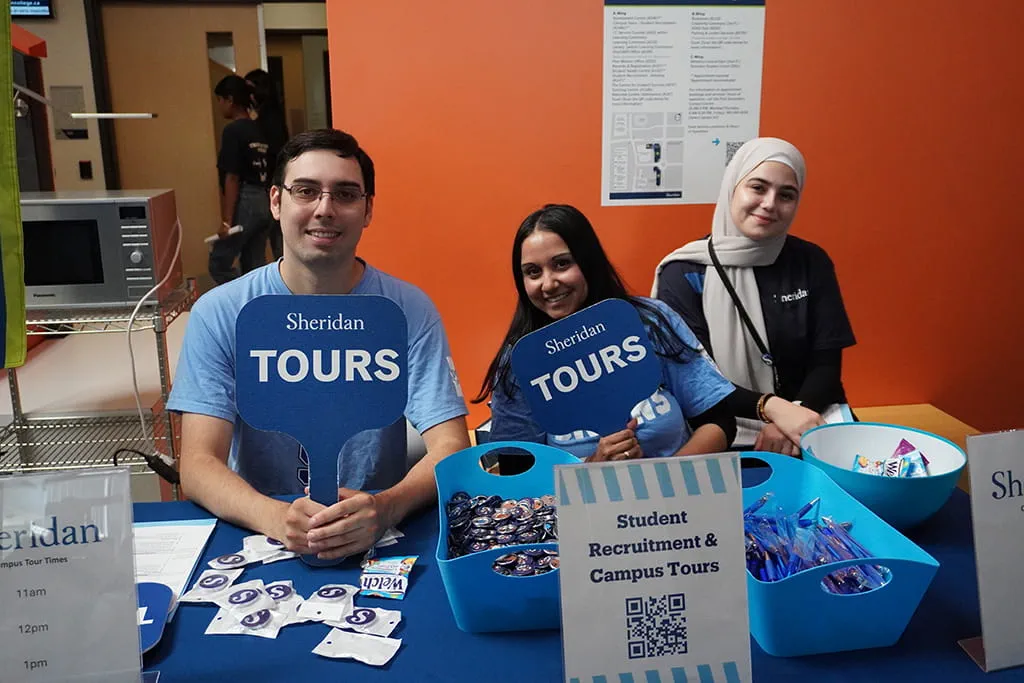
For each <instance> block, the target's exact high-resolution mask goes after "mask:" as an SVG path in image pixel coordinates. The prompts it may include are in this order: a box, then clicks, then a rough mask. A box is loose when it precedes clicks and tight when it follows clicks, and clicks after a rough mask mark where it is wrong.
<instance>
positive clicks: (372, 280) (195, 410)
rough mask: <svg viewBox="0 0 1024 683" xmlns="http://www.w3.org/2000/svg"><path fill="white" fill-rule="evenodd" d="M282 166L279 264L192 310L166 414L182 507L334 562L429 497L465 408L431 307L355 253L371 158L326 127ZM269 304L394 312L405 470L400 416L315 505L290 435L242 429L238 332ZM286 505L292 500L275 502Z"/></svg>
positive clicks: (373, 437) (352, 451)
mask: <svg viewBox="0 0 1024 683" xmlns="http://www.w3.org/2000/svg"><path fill="white" fill-rule="evenodd" d="M280 158H281V163H280V165H279V166H278V168H277V176H276V177H275V179H274V184H273V185H272V186H271V189H270V206H271V209H272V211H273V212H274V216H275V217H276V218H278V219H279V220H280V221H281V228H282V232H283V235H284V256H283V257H282V259H281V260H280V261H275V262H273V263H270V264H268V265H266V266H264V267H262V268H257V269H256V270H254V271H252V272H250V273H249V274H247V275H243V276H242V277H240V278H238V279H236V280H233V281H231V282H229V283H227V284H226V285H222V286H220V287H215V288H213V289H212V290H210V291H209V292H207V293H206V294H204V295H203V296H202V297H200V298H199V300H198V301H197V302H196V303H195V305H194V306H193V307H192V312H191V315H190V316H189V320H188V326H187V328H186V331H185V339H184V341H183V343H182V349H181V356H180V358H179V361H178V368H177V373H176V374H175V377H174V388H173V390H172V391H171V397H170V400H169V401H168V404H167V407H168V409H169V410H172V411H176V412H179V413H182V425H181V464H180V467H181V485H182V490H183V491H184V493H185V495H186V496H188V498H189V499H191V500H193V501H195V502H197V503H198V504H200V505H202V506H203V507H205V508H206V509H207V510H209V511H210V512H212V513H213V514H215V515H216V516H217V517H220V518H221V519H224V520H227V521H229V522H231V523H232V524H237V525H239V526H242V527H245V528H247V529H253V530H255V531H256V532H258V533H262V534H266V535H267V536H270V537H272V538H277V539H279V540H281V541H283V542H284V543H285V545H286V546H287V547H288V549H289V550H294V551H296V552H299V553H304V554H305V553H317V554H318V555H319V556H320V557H321V558H322V559H337V558H340V557H345V556H348V555H352V554H355V553H358V552H362V551H364V550H366V549H367V548H369V547H371V546H372V545H373V544H374V542H375V541H376V540H377V538H379V537H380V535H381V534H382V533H383V532H384V531H386V530H387V529H388V528H389V527H392V526H394V525H395V524H397V523H398V522H400V521H401V520H402V519H403V518H405V516H406V515H408V514H409V513H411V512H412V511H413V510H415V509H417V508H419V507H422V506H423V505H427V504H429V503H431V502H432V501H433V500H434V499H435V498H436V495H437V489H436V486H435V483H434V465H435V464H436V463H437V462H439V461H440V460H441V459H442V458H445V457H447V456H448V455H450V454H452V453H454V452H455V451H457V450H461V449H463V448H467V447H468V446H469V435H468V433H467V431H466V420H465V415H466V404H465V401H464V400H463V398H462V390H461V389H460V387H459V380H458V377H457V376H456V374H455V369H454V367H455V366H454V363H453V362H452V360H451V351H450V350H449V348H448V338H447V336H446V335H445V331H444V325H443V324H442V322H441V316H440V315H439V314H438V312H437V308H435V307H434V304H433V303H432V302H431V301H430V299H429V298H428V297H427V295H426V294H424V293H423V292H422V291H421V290H420V289H418V288H417V287H415V286H413V285H410V284H408V283H406V282H403V281H402V280H399V279H398V278H396V277H393V276H391V275H388V274H387V273H383V272H381V271H379V270H377V269H376V268H374V267H373V266H371V265H370V264H369V263H367V262H366V261H363V260H362V259H360V258H358V257H357V256H356V249H357V246H358V244H359V240H360V238H361V237H362V234H363V230H364V229H366V228H367V227H368V226H369V225H370V221H371V219H372V217H373V207H374V199H375V195H374V193H375V182H376V180H375V174H374V168H373V161H372V160H371V159H370V157H369V155H368V154H367V153H366V152H365V151H364V150H363V149H362V148H361V147H360V146H359V144H358V143H357V142H356V140H355V138H353V137H352V136H351V135H349V134H347V133H344V132H342V131H338V130H327V129H325V130H313V131H307V132H305V133H301V134H299V135H296V136H295V137H294V138H292V139H291V140H290V141H289V142H288V143H287V144H286V145H285V146H284V148H283V149H282V150H281V157H280ZM268 294H274V295H285V296H287V295H290V294H373V295H378V296H385V297H387V298H389V299H391V300H393V301H394V302H395V303H397V304H398V305H399V307H400V308H401V309H402V312H403V313H404V314H405V318H406V322H407V325H408V339H409V351H408V356H407V359H408V363H407V368H408V375H409V385H408V386H409V394H408V400H407V403H406V407H405V418H406V419H408V421H409V423H410V424H411V425H412V426H413V427H414V428H415V429H417V430H418V431H419V432H420V433H421V434H422V435H423V440H424V442H425V444H426V447H427V452H426V455H424V456H423V458H422V459H421V460H419V461H418V462H417V463H416V464H415V465H413V467H412V468H411V469H410V468H409V466H408V462H407V457H406V440H405V436H406V423H405V419H400V420H398V421H396V422H395V423H393V424H392V425H390V426H388V427H385V428H384V429H371V430H367V431H364V432H360V433H359V434H357V435H355V436H354V437H352V438H351V439H349V441H348V442H347V443H346V444H345V446H344V447H343V448H342V450H341V452H340V453H339V454H338V469H337V471H338V486H339V491H338V502H336V503H334V504H333V505H330V506H326V507H325V506H323V505H321V504H319V503H317V502H315V501H313V500H311V499H310V498H309V497H308V496H303V495H302V494H303V492H304V488H305V487H306V485H307V484H308V481H309V470H308V464H309V463H308V459H306V455H305V452H304V451H302V449H301V448H300V446H299V444H298V443H297V442H296V441H295V440H294V439H292V438H291V437H289V436H286V435H284V434H279V433H276V432H263V431H259V430H256V429H253V428H251V427H250V426H249V425H247V424H246V423H245V422H244V421H243V420H242V418H241V417H240V416H239V414H238V410H237V407H236V402H235V321H236V320H237V318H238V313H239V311H240V310H241V309H242V307H243V306H245V305H246V304H247V303H248V302H249V301H251V300H253V299H255V298H256V297H259V296H263V295H268ZM336 408H337V410H344V409H357V408H356V407H354V406H337V407H336ZM327 409H329V407H325V410H327ZM282 410H288V406H282ZM309 419H310V420H316V419H318V418H317V417H315V416H310V417H309ZM371 491H373V492H374V493H370V492H371ZM287 495H292V496H294V495H298V496H299V498H297V499H295V500H294V501H291V502H285V501H282V500H279V499H277V498H274V497H273V496H287Z"/></svg>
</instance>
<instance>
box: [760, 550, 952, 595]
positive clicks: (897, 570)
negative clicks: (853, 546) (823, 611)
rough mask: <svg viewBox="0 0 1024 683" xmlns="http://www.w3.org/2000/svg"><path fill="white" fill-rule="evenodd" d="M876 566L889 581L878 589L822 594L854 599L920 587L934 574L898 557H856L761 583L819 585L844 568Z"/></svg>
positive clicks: (924, 567)
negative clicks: (908, 586)
mask: <svg viewBox="0 0 1024 683" xmlns="http://www.w3.org/2000/svg"><path fill="white" fill-rule="evenodd" d="M865 564H867V565H877V566H881V567H885V568H886V569H888V570H889V573H890V578H889V581H888V582H886V583H885V584H884V585H882V586H879V587H878V588H875V589H872V590H869V591H865V592H863V593H851V594H848V595H844V594H839V593H831V592H829V591H826V590H825V589H824V588H822V592H823V593H825V594H826V595H832V596H835V597H837V598H854V597H857V596H865V595H875V594H878V593H879V592H880V591H883V590H885V589H887V588H889V587H890V586H894V585H901V584H910V583H914V584H918V585H920V581H921V574H922V573H926V574H934V569H933V568H931V567H929V566H928V565H926V564H923V563H921V562H916V561H914V560H906V559H902V558H898V557H858V558H854V559H852V560H838V561H836V562H830V563H829V564H824V565H821V566H820V567H813V568H812V569H805V570H803V571H802V572H799V573H797V574H793V575H791V576H787V577H786V578H784V579H779V580H778V581H770V582H765V581H762V582H761V583H770V584H772V585H782V584H785V583H787V582H790V583H814V584H816V585H819V586H820V585H821V582H822V580H823V579H824V578H825V577H826V576H828V575H829V574H832V573H834V572H837V571H839V570H840V569H844V568H846V567H859V566H861V565H865ZM748 576H751V578H753V579H754V580H755V581H759V579H756V578H754V577H753V576H752V575H750V574H749V573H748Z"/></svg>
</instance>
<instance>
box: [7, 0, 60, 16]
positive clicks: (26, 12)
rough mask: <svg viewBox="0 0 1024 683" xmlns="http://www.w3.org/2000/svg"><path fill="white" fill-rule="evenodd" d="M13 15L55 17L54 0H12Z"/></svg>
mask: <svg viewBox="0 0 1024 683" xmlns="http://www.w3.org/2000/svg"><path fill="white" fill-rule="evenodd" d="M11 17H53V0H11Z"/></svg>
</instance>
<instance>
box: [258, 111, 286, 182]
mask: <svg viewBox="0 0 1024 683" xmlns="http://www.w3.org/2000/svg"><path fill="white" fill-rule="evenodd" d="M256 123H257V124H258V125H259V127H260V130H262V131H263V135H264V136H265V137H266V140H267V144H268V147H269V149H268V151H267V172H268V173H269V174H270V177H271V178H273V177H274V169H276V168H277V155H278V154H280V152H281V148H282V147H284V144H285V143H286V142H288V126H287V125H286V124H285V121H284V112H282V111H281V108H280V107H277V106H273V105H270V104H264V105H263V106H262V107H260V108H259V111H258V112H257V118H256Z"/></svg>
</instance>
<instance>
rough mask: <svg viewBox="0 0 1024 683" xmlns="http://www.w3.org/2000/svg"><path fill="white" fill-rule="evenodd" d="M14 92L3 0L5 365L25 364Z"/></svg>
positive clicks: (0, 279)
mask: <svg viewBox="0 0 1024 683" xmlns="http://www.w3.org/2000/svg"><path fill="white" fill-rule="evenodd" d="M13 93H14V54H13V50H12V48H11V3H9V2H6V1H5V0H0V256H2V258H0V297H2V299H3V305H0V326H2V327H3V330H4V334H3V335H2V336H0V358H2V359H3V363H4V367H5V368H13V367H18V366H19V365H23V364H24V363H25V272H24V271H25V254H24V245H23V243H22V235H21V207H20V205H19V203H18V201H19V197H20V192H19V190H18V151H17V142H16V140H15V138H14V100H13Z"/></svg>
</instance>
